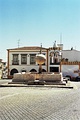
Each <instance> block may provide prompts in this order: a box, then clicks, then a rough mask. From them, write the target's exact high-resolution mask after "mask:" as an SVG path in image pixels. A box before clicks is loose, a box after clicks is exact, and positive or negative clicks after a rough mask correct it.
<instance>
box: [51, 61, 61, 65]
mask: <svg viewBox="0 0 80 120" xmlns="http://www.w3.org/2000/svg"><path fill="white" fill-rule="evenodd" d="M50 65H60V62H58V63H50Z"/></svg>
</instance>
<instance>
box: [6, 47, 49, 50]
mask: <svg viewBox="0 0 80 120" xmlns="http://www.w3.org/2000/svg"><path fill="white" fill-rule="evenodd" d="M40 48H41V47H38V46H28V47H19V48H13V49H7V50H40ZM46 49H47V48H43V47H42V50H46Z"/></svg>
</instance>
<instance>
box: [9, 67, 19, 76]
mask: <svg viewBox="0 0 80 120" xmlns="http://www.w3.org/2000/svg"><path fill="white" fill-rule="evenodd" d="M14 73H18V70H17V69H15V68H14V69H12V70H11V72H10V75H14Z"/></svg>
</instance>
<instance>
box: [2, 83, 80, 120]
mask: <svg viewBox="0 0 80 120" xmlns="http://www.w3.org/2000/svg"><path fill="white" fill-rule="evenodd" d="M79 84H80V83H79ZM0 120H80V88H78V89H65V88H64V89H62V88H50V87H49V88H44V87H11V88H10V87H1V88H0Z"/></svg>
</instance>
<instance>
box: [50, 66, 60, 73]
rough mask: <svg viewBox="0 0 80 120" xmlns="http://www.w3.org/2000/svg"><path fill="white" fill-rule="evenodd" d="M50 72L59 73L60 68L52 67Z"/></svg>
mask: <svg viewBox="0 0 80 120" xmlns="http://www.w3.org/2000/svg"><path fill="white" fill-rule="evenodd" d="M50 72H59V67H50Z"/></svg>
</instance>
